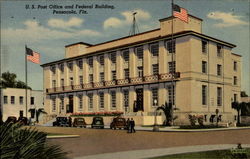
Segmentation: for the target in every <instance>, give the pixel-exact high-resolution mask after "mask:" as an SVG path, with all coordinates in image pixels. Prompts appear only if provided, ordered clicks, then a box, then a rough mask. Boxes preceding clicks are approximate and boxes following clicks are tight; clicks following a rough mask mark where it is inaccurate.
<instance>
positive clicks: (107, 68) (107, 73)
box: [104, 53, 111, 81]
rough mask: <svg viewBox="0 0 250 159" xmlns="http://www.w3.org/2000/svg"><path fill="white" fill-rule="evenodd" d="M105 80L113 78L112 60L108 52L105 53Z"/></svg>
mask: <svg viewBox="0 0 250 159" xmlns="http://www.w3.org/2000/svg"><path fill="white" fill-rule="evenodd" d="M104 80H105V81H110V80H111V61H110V58H109V54H108V53H106V54H104Z"/></svg>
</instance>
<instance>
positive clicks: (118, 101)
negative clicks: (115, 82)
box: [116, 87, 124, 111]
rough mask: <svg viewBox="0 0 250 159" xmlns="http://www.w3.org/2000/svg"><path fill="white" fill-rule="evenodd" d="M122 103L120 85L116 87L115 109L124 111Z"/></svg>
mask: <svg viewBox="0 0 250 159" xmlns="http://www.w3.org/2000/svg"><path fill="white" fill-rule="evenodd" d="M122 103H123V94H122V89H121V87H120V88H117V89H116V109H117V111H124V110H123V105H122Z"/></svg>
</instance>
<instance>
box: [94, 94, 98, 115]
mask: <svg viewBox="0 0 250 159" xmlns="http://www.w3.org/2000/svg"><path fill="white" fill-rule="evenodd" d="M93 111H94V112H97V111H99V96H98V94H97V91H93Z"/></svg>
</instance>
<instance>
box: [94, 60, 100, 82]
mask: <svg viewBox="0 0 250 159" xmlns="http://www.w3.org/2000/svg"><path fill="white" fill-rule="evenodd" d="M99 74H100V73H99V62H98V58H97V56H94V57H93V82H99Z"/></svg>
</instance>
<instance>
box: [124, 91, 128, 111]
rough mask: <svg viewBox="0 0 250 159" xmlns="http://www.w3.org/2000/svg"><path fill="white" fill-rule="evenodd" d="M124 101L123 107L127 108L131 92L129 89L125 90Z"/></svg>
mask: <svg viewBox="0 0 250 159" xmlns="http://www.w3.org/2000/svg"><path fill="white" fill-rule="evenodd" d="M123 99H124V102H123V106H124V107H126V108H127V107H128V105H129V92H128V90H127V89H126V90H123Z"/></svg>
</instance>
